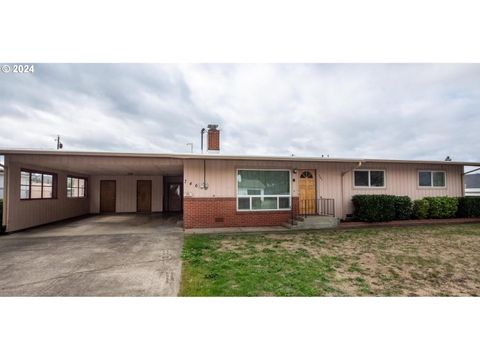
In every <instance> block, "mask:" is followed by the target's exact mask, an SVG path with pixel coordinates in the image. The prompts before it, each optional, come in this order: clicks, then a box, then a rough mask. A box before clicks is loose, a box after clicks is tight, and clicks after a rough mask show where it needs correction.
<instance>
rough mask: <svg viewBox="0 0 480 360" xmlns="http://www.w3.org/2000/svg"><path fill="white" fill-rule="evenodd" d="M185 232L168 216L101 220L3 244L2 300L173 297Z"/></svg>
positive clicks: (30, 233)
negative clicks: (39, 297) (75, 297)
mask: <svg viewBox="0 0 480 360" xmlns="http://www.w3.org/2000/svg"><path fill="white" fill-rule="evenodd" d="M182 243H183V229H182V228H181V227H180V226H179V225H178V223H177V218H176V217H175V216H164V214H161V213H156V214H149V215H147V214H117V215H98V216H90V217H86V218H81V219H74V220H66V221H63V222H61V223H57V224H52V225H46V226H41V227H37V228H34V229H30V230H26V231H20V232H17V233H14V234H11V235H9V236H4V237H2V238H1V239H0V296H175V295H177V293H178V289H179V283H180V269H181V262H180V253H181V249H182Z"/></svg>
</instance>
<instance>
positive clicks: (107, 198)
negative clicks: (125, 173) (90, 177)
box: [100, 180, 117, 213]
mask: <svg viewBox="0 0 480 360" xmlns="http://www.w3.org/2000/svg"><path fill="white" fill-rule="evenodd" d="M116 192H117V183H116V181H115V180H101V181H100V212H102V213H106V212H115V203H116Z"/></svg>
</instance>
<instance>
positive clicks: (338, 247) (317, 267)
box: [180, 224, 480, 296]
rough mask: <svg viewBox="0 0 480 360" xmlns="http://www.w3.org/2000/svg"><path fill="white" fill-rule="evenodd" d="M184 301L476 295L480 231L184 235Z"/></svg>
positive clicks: (443, 228) (447, 227)
mask: <svg viewBox="0 0 480 360" xmlns="http://www.w3.org/2000/svg"><path fill="white" fill-rule="evenodd" d="M182 258H183V265H182V283H181V290H180V295H182V296H408V295H432V296H435V295H437V296H438V295H440V296H445V295H450V296H455V295H457V296H458V295H479V294H480V225H479V224H469V225H439V226H422V227H408V228H407V227H405V228H382V229H380V228H375V229H359V230H353V229H352V230H327V231H317V232H313V231H312V232H288V233H271V234H266V233H265V234H247V235H246V234H230V235H187V236H186V237H185V243H184V247H183V254H182Z"/></svg>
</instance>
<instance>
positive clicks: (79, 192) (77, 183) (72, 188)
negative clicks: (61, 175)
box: [67, 176, 87, 198]
mask: <svg viewBox="0 0 480 360" xmlns="http://www.w3.org/2000/svg"><path fill="white" fill-rule="evenodd" d="M86 189H87V180H86V179H83V178H76V177H72V176H67V197H68V198H84V197H86V196H87V191H86Z"/></svg>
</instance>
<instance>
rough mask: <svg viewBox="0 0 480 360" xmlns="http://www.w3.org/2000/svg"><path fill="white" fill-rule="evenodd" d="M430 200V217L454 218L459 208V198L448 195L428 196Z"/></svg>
mask: <svg viewBox="0 0 480 360" xmlns="http://www.w3.org/2000/svg"><path fill="white" fill-rule="evenodd" d="M424 200H426V201H428V217H429V218H430V219H448V218H453V217H455V215H456V214H457V210H458V198H454V197H448V196H436V197H426V198H424Z"/></svg>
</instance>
